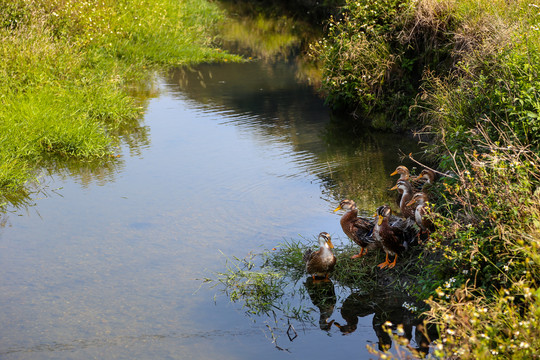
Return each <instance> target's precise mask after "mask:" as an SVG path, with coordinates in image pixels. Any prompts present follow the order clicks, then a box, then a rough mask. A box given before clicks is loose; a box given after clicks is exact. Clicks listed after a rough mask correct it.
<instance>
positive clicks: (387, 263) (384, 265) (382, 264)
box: [378, 253, 390, 269]
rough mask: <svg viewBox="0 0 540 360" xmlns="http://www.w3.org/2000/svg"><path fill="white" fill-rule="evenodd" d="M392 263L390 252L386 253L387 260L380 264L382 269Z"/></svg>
mask: <svg viewBox="0 0 540 360" xmlns="http://www.w3.org/2000/svg"><path fill="white" fill-rule="evenodd" d="M389 264H390V260H388V253H386V260H385V261H384V262H383V263H380V264H379V265H378V266H379V268H380V269H384V268H385V267H387V266H388V265H389Z"/></svg>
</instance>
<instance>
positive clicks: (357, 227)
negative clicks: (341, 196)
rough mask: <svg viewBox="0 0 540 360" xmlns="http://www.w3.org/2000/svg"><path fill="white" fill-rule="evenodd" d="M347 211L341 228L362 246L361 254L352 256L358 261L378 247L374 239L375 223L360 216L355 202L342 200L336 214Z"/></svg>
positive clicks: (342, 218)
mask: <svg viewBox="0 0 540 360" xmlns="http://www.w3.org/2000/svg"><path fill="white" fill-rule="evenodd" d="M338 210H345V211H346V212H345V213H344V214H343V216H342V217H341V220H340V224H341V228H342V229H343V232H344V233H345V235H347V237H349V239H351V240H352V241H353V242H354V243H355V244H357V245H359V246H360V252H359V253H358V254H356V255H353V256H351V259H357V258H360V257H362V256H364V255H366V254H367V252H368V249H370V250H371V249H374V248H376V247H377V244H376V242H375V241H374V239H373V238H372V236H371V234H372V233H373V226H374V222H373V221H372V220H370V219H366V218H362V217H359V216H358V209H357V208H356V203H355V202H354V201H353V200H349V199H345V200H342V201H341V202H340V203H339V205H338V207H337V208H336V209H335V210H334V212H336V211H338Z"/></svg>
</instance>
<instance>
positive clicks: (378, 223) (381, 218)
mask: <svg viewBox="0 0 540 360" xmlns="http://www.w3.org/2000/svg"><path fill="white" fill-rule="evenodd" d="M382 221H383V217H382V216H381V215H379V218H378V219H377V225H381V224H382Z"/></svg>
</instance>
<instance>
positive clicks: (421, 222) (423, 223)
mask: <svg viewBox="0 0 540 360" xmlns="http://www.w3.org/2000/svg"><path fill="white" fill-rule="evenodd" d="M427 202H428V197H427V195H426V194H425V193H423V192H417V193H415V194H414V195H413V197H412V199H411V200H410V201H409V202H408V203H407V205H408V206H412V205H415V204H416V207H415V210H414V220H415V221H416V224H417V225H418V227H419V228H420V233H422V234H428V235H429V233H430V232H431V231H432V230H433V224H432V222H431V221H430V220H429V219H428V218H427V216H426V214H427ZM419 235H420V234H419Z"/></svg>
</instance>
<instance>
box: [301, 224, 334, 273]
mask: <svg viewBox="0 0 540 360" xmlns="http://www.w3.org/2000/svg"><path fill="white" fill-rule="evenodd" d="M333 248H334V245H333V244H332V239H331V238H330V234H328V233H327V232H322V233H320V234H319V250H317V251H313V250H312V249H307V250H306V251H305V252H304V257H303V259H304V262H305V263H306V272H307V273H308V274H310V275H311V276H312V277H313V280H315V279H316V278H320V277H323V278H324V280H329V278H328V276H329V274H330V273H331V272H332V270H334V266H335V265H336V257H335V255H334V253H333V252H332V249H333Z"/></svg>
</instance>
